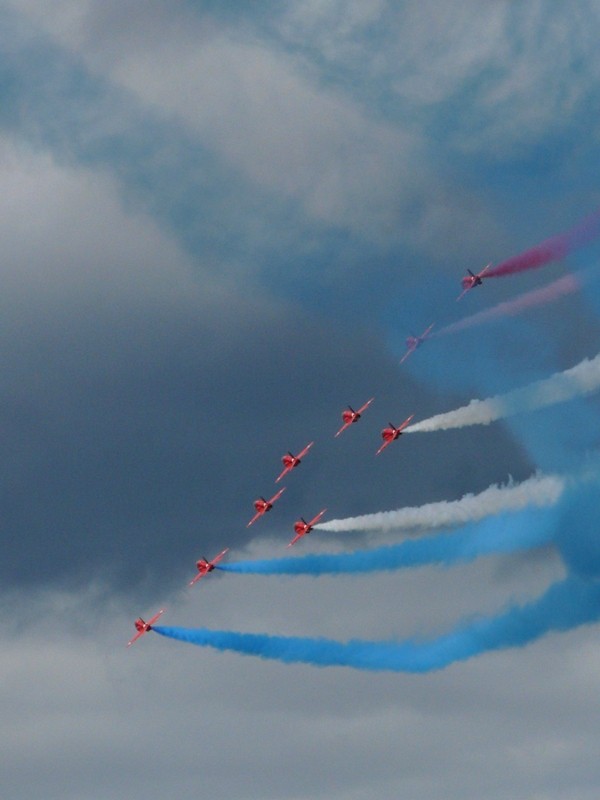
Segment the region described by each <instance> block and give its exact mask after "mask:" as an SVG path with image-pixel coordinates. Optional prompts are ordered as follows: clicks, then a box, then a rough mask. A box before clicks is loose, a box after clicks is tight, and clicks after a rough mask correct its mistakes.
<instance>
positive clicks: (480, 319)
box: [430, 275, 583, 339]
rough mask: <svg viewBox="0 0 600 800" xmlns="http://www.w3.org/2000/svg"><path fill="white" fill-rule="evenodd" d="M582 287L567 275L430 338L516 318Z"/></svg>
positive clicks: (575, 276) (572, 277)
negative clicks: (528, 310) (498, 320)
mask: <svg viewBox="0 0 600 800" xmlns="http://www.w3.org/2000/svg"><path fill="white" fill-rule="evenodd" d="M582 285H583V284H582V281H581V277H580V276H577V275H565V276H564V277H562V278H559V279H558V280H556V281H553V282H552V283H549V284H548V285H547V286H543V287H542V288H541V289H533V290H532V291H530V292H525V293H524V294H521V295H519V296H518V297H515V298H514V299H513V300H507V301H505V302H504V303H498V305H496V306H494V307H493V308H489V309H486V310H485V311H479V312H478V313H476V314H472V315H471V316H469V317H466V318H465V319H462V320H459V321H458V322H454V323H452V324H451V325H446V327H445V328H441V329H440V330H438V331H437V332H435V333H431V334H430V338H431V339H437V338H439V337H440V336H448V335H449V334H451V333H458V332H459V331H464V330H467V329H468V328H473V327H475V326H476V325H482V324H484V323H486V322H491V321H493V320H495V319H501V318H502V317H509V316H515V315H516V314H520V313H521V312H522V311H526V310H527V309H529V308H534V307H535V306H540V305H544V304H546V303H551V302H553V301H555V300H558V299H559V298H560V297H563V296H564V295H566V294H571V293H573V292H576V291H578V290H579V289H581V287H582Z"/></svg>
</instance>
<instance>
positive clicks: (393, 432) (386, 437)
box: [375, 414, 414, 456]
mask: <svg viewBox="0 0 600 800" xmlns="http://www.w3.org/2000/svg"><path fill="white" fill-rule="evenodd" d="M413 417H414V414H411V415H410V417H407V418H406V419H405V420H404V422H403V423H402V424H401V425H400V426H399V427H398V428H396V427H395V425H392V423H391V422H390V427H389V428H384V429H383V430H382V431H381V437H382V439H383V444H382V445H381V447H380V448H379V450H378V451H377V452H376V453H375V455H376V456H378V455H379V453H381V451H382V450H385V448H386V447H387V446H388V444H391V443H392V442H393V441H394V440H395V439H397V438H398V437H399V436H402V431H403V430H404V428H406V426H407V425H408V423H409V422H410V421H411V419H412V418H413Z"/></svg>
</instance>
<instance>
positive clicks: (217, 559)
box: [210, 547, 229, 564]
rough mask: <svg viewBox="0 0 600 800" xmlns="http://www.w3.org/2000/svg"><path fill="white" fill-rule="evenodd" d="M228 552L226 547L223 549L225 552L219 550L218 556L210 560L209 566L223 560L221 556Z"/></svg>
mask: <svg viewBox="0 0 600 800" xmlns="http://www.w3.org/2000/svg"><path fill="white" fill-rule="evenodd" d="M228 552H229V548H228V547H226V548H225V550H221V552H220V553H219V555H218V556H215V557H214V558H213V560H212V561H211V562H210V563H211V564H216V563H217V562H219V561H220V560H221V559H222V558H223V556H224V555H225V553H228Z"/></svg>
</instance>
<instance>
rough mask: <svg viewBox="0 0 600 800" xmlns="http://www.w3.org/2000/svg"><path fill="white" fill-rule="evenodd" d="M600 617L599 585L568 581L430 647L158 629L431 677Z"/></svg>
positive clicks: (289, 657) (288, 658)
mask: <svg viewBox="0 0 600 800" xmlns="http://www.w3.org/2000/svg"><path fill="white" fill-rule="evenodd" d="M599 618H600V583H599V582H596V581H585V580H582V579H580V578H577V577H569V578H566V579H565V580H564V581H560V582H558V583H555V584H554V585H552V586H551V587H550V588H549V589H548V590H547V591H546V592H545V593H544V594H543V595H542V596H541V597H539V598H538V599H537V600H534V601H532V602H530V603H527V604H526V605H522V606H512V607H510V608H508V609H507V610H506V611H505V612H503V613H502V614H499V615H497V616H494V617H486V618H483V619H480V620H477V621H475V622H472V623H469V624H466V625H462V626H458V627H457V628H455V629H454V630H453V631H451V632H450V633H448V634H446V635H444V636H440V637H438V638H437V639H432V640H431V641H428V642H427V641H426V642H416V641H414V640H406V641H403V642H393V641H382V642H369V641H364V640H360V639H354V640H351V641H348V642H336V641H332V640H330V639H322V638H320V639H311V638H303V637H298V636H269V635H267V634H260V633H238V632H236V631H211V630H208V629H207V628H198V629H192V628H176V627H163V626H158V627H155V628H153V630H154V631H155V632H156V633H159V634H160V635H161V636H167V637H169V638H171V639H178V640H180V641H183V642H189V643H190V644H195V645H199V646H201V647H214V648H215V649H217V650H233V651H235V652H237V653H241V654H243V655H252V656H258V657H260V658H266V659H272V660H276V661H282V662H284V663H286V664H291V663H299V662H301V663H305V664H312V665H314V666H319V667H333V666H337V667H352V668H354V669H362V670H372V671H383V670H388V671H393V672H431V671H433V670H438V669H443V668H444V667H447V666H448V665H449V664H452V663H453V662H456V661H464V660H466V659H468V658H473V657H474V656H477V655H479V654H481V653H484V652H488V651H490V650H498V649H500V648H504V647H521V646H523V645H525V644H528V643H529V642H532V641H534V640H535V639H537V638H539V637H540V636H542V635H543V634H545V633H548V632H549V631H565V630H569V629H571V628H573V627H576V626H578V625H584V624H586V623H590V622H595V621H596V620H598V619H599Z"/></svg>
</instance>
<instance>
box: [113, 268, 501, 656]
mask: <svg viewBox="0 0 600 800" xmlns="http://www.w3.org/2000/svg"><path fill="white" fill-rule="evenodd" d="M491 266H492V265H491V263H490V264H488V265H487V266H485V267H484V268H483V269H482V270H481V271H480V272H478V273H477V274H474V273H473V272H471V270H467V272H468V273H469V274H468V275H465V276H464V277H463V278H462V281H461V283H462V287H463V291H462V292H461V294H460V295H459V296H458V297H457V298H456V299H457V300H460V299H461V298H462V297H464V295H465V294H466V293H467V292H469V291H470V290H471V289H473V288H474V287H475V286H481V284H482V283H483V277H484V276H485V273H486V272H487V270H488V269H489V268H490V267H491ZM433 326H434V323H432V324H431V325H429V327H428V328H426V329H425V330H424V331H423V333H422V334H421V335H420V336H409V337H408V338H407V339H406V347H407V350H406V353H405V354H404V355H403V356H402V358H401V359H400V363H402V362H403V361H405V360H406V359H407V358H408V356H409V355H411V353H414V351H415V350H416V349H417V348H418V347H420V346H421V345H422V344H423V342H424V341H425V340H426V339H427V338H429V336H430V334H431V331H432V329H433ZM374 399H375V398H374V397H371V399H370V400H367V402H366V403H365V404H364V405H362V406H361V407H360V408H359V409H358V410H357V411H355V410H354V409H353V408H352V406H348V407H347V408H346V409H344V411H342V421H343V425H342V427H341V428H340V429H339V430H338V431H337V433H335V434H334V436H335V437H337V436H339V435H340V434H341V433H343V431H345V430H346V428H349V427H350V426H351V425H353V424H354V423H355V422H358V420H359V419H360V418H361V415H362V414H363V413H364V412H365V411H366V410H367V408H368V407H369V406H370V405H371V403H372V402H373V400H374ZM413 417H414V414H411V415H410V416H409V417H407V418H406V419H405V420H404V422H402V423H401V424H400V425H399V426H398V427H396V426H395V425H393V424H392V423H391V422H390V423H389V426H388V427H386V428H384V429H383V430H382V431H381V438H382V439H383V443H382V444H381V446H380V447H379V449H378V450H377V452H376V453H375V455H376V456H378V455H379V454H380V453H381V452H382V451H383V450H385V448H386V447H388V446H389V445H390V444H391V443H392V442H394V441H395V440H396V439H398V438H399V437H400V436H402V433H403V431H404V430H405V428H406V427H407V426H408V425H409V424H410V422H411V420H412V419H413ZM313 445H314V442H309V443H308V444H307V445H306V447H305V448H304V449H303V450H301V451H300V452H299V453H298V454H297V455H294V454H293V453H291V452H289V451H288V452H287V453H286V454H285V455H284V456H283V457H282V459H281V461H282V463H283V467H284V468H283V471H282V472H281V473H280V475H278V477H277V478H276V479H275V482H276V483H278V482H279V481H280V480H281V479H282V478H283V477H284V476H285V475H287V474H288V473H289V472H291V471H292V470H294V469H295V468H296V467H297V466H298V465H299V464H300V463H301V461H302V459H303V458H304V456H305V455H306V454H307V453H308V451H309V450H310V448H311V447H312V446H313ZM285 488H286V487H285V486H284V487H282V488H281V489H280V490H279V491H278V492H277V493H276V494H274V495H273V497H271V498H270V499H269V500H265V498H264V497H259V498H257V499H256V500H255V501H254V508H255V511H256V513H255V514H254V516H253V517H252V519H251V520H250V522H248V524H247V526H246V527H250V525H253V524H254V523H255V522H256V520H257V519H259V517H262V516H263V515H264V514H266V513H267V512H268V511H270V510H271V509H272V508H273V504H274V503H275V502H276V501H277V500H278V499H279V498H280V497H281V495H282V494H283V493H284V492H285ZM326 511H327V509H326V508H324V509H322V510H321V511H319V513H318V514H317V515H316V516H315V517H313V518H312V519H311V520H310V521H309V522H307V521H306V520H305V519H304V517H300V519H299V520H297V521H296V522H295V523H294V538H293V539H292V540H291V541H290V542H289V543H288V545H287V546H288V547H292V545H294V544H296V542H298V541H299V540H300V539H302V538H303V537H304V536H306V535H307V534H309V533H310V532H311V531H312V530H313V528H314V526H315V525H316V524H317V523H318V522H319V520H320V519H321V517H322V516H323V515H324V514H325V512H326ZM228 552H229V548H228V547H226V548H225V549H224V550H221V552H220V553H219V554H218V555H216V556H215V557H214V558H213V559H211V560H210V561H209V560H208V559H206V558H201V559H199V560H198V561H197V562H196V569H197V570H198V574H197V575H196V576H195V577H194V578H192V580H191V581H190V582H189V585H190V586H192V585H193V584H195V583H196V582H197V581H199V580H200V578H203V577H204V576H205V575H207V574H208V573H209V572H212V571H213V570H214V569H215V567H216V565H217V564H218V562H219V561H220V560H221V559H222V558H224V556H225V555H226V554H227V553H228ZM164 611H165V609H164V608H161V610H160V611H159V612H158V614H155V615H154V616H153V617H152V618H151V619H150V620H149V621H148V622H145V621H144V620H143V619H142V618H141V617H138V619H136V621H135V623H134V625H135V629H136V634H135V635H134V636H133V638H132V639H131V640H130V641H129V642H128V643H127V647H130V646H131V645H132V644H133V643H134V642H135V641H137V640H138V639H139V638H140V637H141V636H143V635H144V634H146V633H148V631H151V630H152V626H153V625H154V624H155V623H156V621H157V620H158V619H159V618H160V616H161V615H162V614H164Z"/></svg>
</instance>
